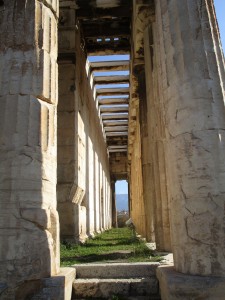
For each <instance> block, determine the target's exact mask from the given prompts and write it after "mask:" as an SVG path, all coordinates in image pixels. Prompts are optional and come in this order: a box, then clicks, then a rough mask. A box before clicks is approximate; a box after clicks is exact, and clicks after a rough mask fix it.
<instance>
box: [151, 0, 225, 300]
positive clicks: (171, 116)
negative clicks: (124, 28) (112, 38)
mask: <svg viewBox="0 0 225 300" xmlns="http://www.w3.org/2000/svg"><path fill="white" fill-rule="evenodd" d="M155 3H156V34H155V37H154V38H155V41H156V43H157V49H156V51H155V53H156V55H157V56H158V59H159V60H160V64H161V69H160V70H159V72H160V74H161V82H162V85H163V86H162V89H160V97H161V99H163V106H164V107H162V108H163V113H164V114H165V120H166V134H167V135H166V137H167V147H166V150H167V151H166V168H167V173H168V175H169V181H170V182H169V186H170V193H169V194H170V201H171V225H172V240H173V251H174V263H175V268H176V270H177V271H180V272H183V273H189V274H198V275H213V276H224V275H225V257H224V253H225V245H224V230H225V223H224V220H225V215H224V207H225V196H224V195H225V185H224V179H225V164H224V161H225V113H224V65H223V62H222V58H221V57H222V56H221V52H220V42H219V37H218V28H217V25H216V21H215V14H214V9H213V4H212V1H210V0H204V1H200V0H198V1H196V0H188V1H187V0H184V1H180V0H170V1H169V0H159V1H156V2H155ZM166 299H167V298H166ZM185 299H186V298H185ZM215 299H219V298H215Z"/></svg>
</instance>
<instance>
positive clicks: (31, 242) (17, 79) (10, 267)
mask: <svg viewBox="0 0 225 300" xmlns="http://www.w3.org/2000/svg"><path fill="white" fill-rule="evenodd" d="M4 3H5V4H4V7H1V10H0V40H1V43H0V220H1V221H0V228H1V232H0V245H1V250H0V289H3V290H4V292H2V291H1V290H0V294H1V299H8V300H9V299H15V298H14V297H17V299H25V298H26V297H28V295H32V293H33V292H34V291H36V290H37V289H38V287H39V286H40V280H41V279H42V278H43V277H49V276H52V275H55V274H57V273H58V272H59V237H58V236H59V222H58V214H57V211H56V106H57V95H58V93H57V90H58V88H57V81H58V75H57V15H58V1H51V2H50V1H48V5H46V1H35V0H31V1H23V0H21V1H4ZM31 282H32V284H31ZM1 292H2V293H1ZM15 295H16V296H15Z"/></svg>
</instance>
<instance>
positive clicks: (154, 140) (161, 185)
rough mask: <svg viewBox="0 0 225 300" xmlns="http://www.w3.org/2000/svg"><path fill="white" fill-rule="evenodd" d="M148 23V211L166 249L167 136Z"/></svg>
mask: <svg viewBox="0 0 225 300" xmlns="http://www.w3.org/2000/svg"><path fill="white" fill-rule="evenodd" d="M153 24H154V22H151V25H148V26H147V27H146V29H145V32H144V46H145V47H144V49H145V73H146V99H147V103H146V109H145V111H146V115H147V116H146V119H147V124H148V126H147V127H148V137H149V138H148V160H149V164H148V169H149V186H150V187H151V188H150V195H149V201H148V204H147V205H148V207H149V209H148V213H149V212H150V220H151V222H152V223H153V224H154V226H153V224H152V225H151V228H152V231H153V230H154V233H155V242H156V247H157V249H159V250H162V251H170V250H171V239H170V221H169V205H168V194H167V179H166V172H165V155H164V140H165V129H164V126H163V125H164V124H163V116H162V110H161V108H160V101H159V99H160V98H159V87H158V78H157V75H158V74H157V63H156V55H154V48H155V45H154V41H153V31H152V27H153Z"/></svg>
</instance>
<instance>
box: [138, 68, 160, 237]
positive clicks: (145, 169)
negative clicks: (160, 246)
mask: <svg viewBox="0 0 225 300" xmlns="http://www.w3.org/2000/svg"><path fill="white" fill-rule="evenodd" d="M136 76H137V81H138V92H139V93H138V94H139V114H140V117H139V119H140V133H141V163H142V181H143V201H144V209H145V213H146V217H145V227H146V240H147V241H149V242H153V241H154V240H155V237H154V219H153V218H154V217H153V214H154V211H153V203H152V201H153V199H152V192H151V190H152V188H153V186H152V184H151V183H150V182H151V181H152V179H151V163H150V156H151V153H149V152H150V151H149V150H150V148H149V142H150V141H149V136H150V135H149V131H148V104H147V95H146V84H145V82H146V78H145V69H144V64H142V65H139V71H138V74H137V75H136Z"/></svg>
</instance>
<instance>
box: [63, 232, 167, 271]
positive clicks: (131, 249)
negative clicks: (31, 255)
mask: <svg viewBox="0 0 225 300" xmlns="http://www.w3.org/2000/svg"><path fill="white" fill-rule="evenodd" d="M160 260H161V257H159V256H155V255H154V252H153V251H152V250H150V249H148V247H147V246H146V245H145V243H144V242H143V241H140V240H139V239H138V238H137V237H136V235H135V234H134V232H133V230H132V229H130V228H127V227H124V228H113V229H110V230H108V231H105V232H104V233H101V234H99V235H97V236H96V237H94V238H93V239H88V240H87V241H86V243H84V244H83V245H76V244H70V243H63V244H61V265H62V266H70V265H73V264H78V263H79V264H80V263H91V262H112V261H114V262H150V261H154V262H155V261H160Z"/></svg>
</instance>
